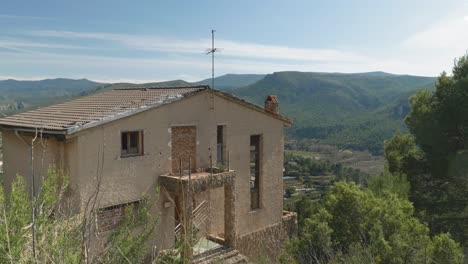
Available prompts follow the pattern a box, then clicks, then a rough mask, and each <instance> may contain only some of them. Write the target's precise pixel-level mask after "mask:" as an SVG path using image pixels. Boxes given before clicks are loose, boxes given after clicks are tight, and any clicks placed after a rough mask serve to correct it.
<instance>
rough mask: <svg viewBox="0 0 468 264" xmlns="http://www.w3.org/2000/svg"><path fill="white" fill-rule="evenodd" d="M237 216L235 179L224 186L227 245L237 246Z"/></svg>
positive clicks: (225, 238) (225, 236) (225, 239)
mask: <svg viewBox="0 0 468 264" xmlns="http://www.w3.org/2000/svg"><path fill="white" fill-rule="evenodd" d="M236 239H237V218H236V194H235V181H233V182H231V183H229V184H226V185H225V186H224V241H225V242H226V246H228V247H231V248H236Z"/></svg>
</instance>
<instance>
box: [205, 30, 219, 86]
mask: <svg viewBox="0 0 468 264" xmlns="http://www.w3.org/2000/svg"><path fill="white" fill-rule="evenodd" d="M215 32H216V30H214V29H212V30H211V49H208V50H207V52H206V54H207V55H208V54H211V89H214V54H215V52H218V51H219V50H218V49H217V48H215V43H214V33H215Z"/></svg>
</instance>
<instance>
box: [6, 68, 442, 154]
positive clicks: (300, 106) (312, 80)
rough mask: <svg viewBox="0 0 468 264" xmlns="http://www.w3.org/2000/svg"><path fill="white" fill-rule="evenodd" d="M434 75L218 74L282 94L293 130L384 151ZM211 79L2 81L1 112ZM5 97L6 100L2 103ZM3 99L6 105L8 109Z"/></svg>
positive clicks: (256, 97)
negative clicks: (116, 91)
mask: <svg viewBox="0 0 468 264" xmlns="http://www.w3.org/2000/svg"><path fill="white" fill-rule="evenodd" d="M433 83H434V78H430V77H417V76H406V75H392V74H387V73H382V72H373V73H361V74H338V73H310V72H278V73H273V74H268V75H261V74H227V75H223V76H219V77H216V78H215V86H216V88H217V89H222V90H229V91H230V92H232V93H234V94H236V95H238V96H240V97H242V98H244V99H247V100H249V101H252V102H254V103H256V104H258V105H263V101H264V99H265V95H268V94H276V95H277V96H278V97H279V98H280V101H281V102H280V103H281V106H280V109H281V112H282V113H283V114H285V115H287V116H288V117H290V118H292V119H293V120H294V121H296V123H295V125H294V127H292V128H290V129H288V130H287V136H288V137H289V138H294V139H298V140H303V141H309V140H313V141H315V142H316V143H317V142H318V143H321V144H331V145H336V146H339V147H340V148H344V149H354V150H369V151H371V152H372V153H373V154H382V153H383V144H382V142H383V140H386V139H389V138H391V136H392V135H393V134H394V133H395V132H396V131H406V127H405V126H404V124H403V117H404V116H405V115H406V114H407V113H408V111H409V106H408V97H409V96H411V95H412V94H414V93H415V92H416V90H417V89H420V88H431V87H433ZM199 84H208V85H211V79H206V80H202V81H199V82H194V83H189V82H185V81H182V80H174V81H168V82H155V83H145V84H132V83H115V84H100V83H95V82H91V81H88V80H67V79H55V80H43V81H14V80H6V81H0V92H1V95H0V113H2V112H3V114H11V113H14V112H16V111H20V110H24V109H31V108H33V107H37V106H43V105H47V104H52V103H57V102H61V101H65V100H70V99H73V98H76V97H78V96H86V95H91V94H94V93H98V92H102V91H107V90H111V89H114V88H126V87H163V86H184V85H199ZM2 103H3V104H2ZM2 105H3V108H4V109H3V110H2Z"/></svg>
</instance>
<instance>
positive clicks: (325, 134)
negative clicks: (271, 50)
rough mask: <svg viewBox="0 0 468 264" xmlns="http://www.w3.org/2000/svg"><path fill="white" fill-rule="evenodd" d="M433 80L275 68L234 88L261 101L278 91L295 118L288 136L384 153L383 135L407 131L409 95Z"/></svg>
mask: <svg viewBox="0 0 468 264" xmlns="http://www.w3.org/2000/svg"><path fill="white" fill-rule="evenodd" d="M434 81H435V78H432V77H418V76H407V75H392V74H386V73H378V72H373V73H359V74H340V73H307V72H277V73H273V74H269V75H267V76H265V78H263V79H262V80H260V81H258V82H256V83H254V84H252V85H249V86H246V87H242V88H238V89H234V90H232V92H233V93H234V94H236V95H238V96H240V97H242V98H244V99H247V100H249V101H252V102H254V103H256V104H259V105H262V104H263V100H264V99H265V95H267V94H275V95H277V96H278V97H279V99H280V111H281V112H282V113H283V114H285V115H287V116H288V117H290V118H292V119H293V120H294V121H295V125H294V127H293V128H291V129H289V130H288V136H290V137H295V138H301V139H312V140H316V141H319V142H321V143H327V144H333V145H338V146H342V147H346V148H352V149H359V150H365V149H368V150H370V151H372V152H373V153H375V154H381V153H382V150H383V147H382V145H383V143H382V142H383V140H385V139H388V138H389V137H391V135H392V134H393V133H394V132H395V131H397V130H404V126H403V121H402V120H403V117H404V116H405V115H406V114H407V111H408V101H407V99H408V97H409V96H410V95H411V94H413V93H414V92H415V91H416V90H417V89H421V88H431V87H433V84H434Z"/></svg>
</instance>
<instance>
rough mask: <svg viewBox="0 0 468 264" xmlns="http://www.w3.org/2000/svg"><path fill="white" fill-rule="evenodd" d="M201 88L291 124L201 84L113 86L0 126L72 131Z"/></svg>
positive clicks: (21, 115)
mask: <svg viewBox="0 0 468 264" xmlns="http://www.w3.org/2000/svg"><path fill="white" fill-rule="evenodd" d="M203 91H210V92H212V93H214V94H218V95H219V96H222V97H224V98H226V99H228V100H232V101H235V102H237V103H239V104H242V105H244V106H246V107H249V108H251V109H253V110H256V111H259V112H262V113H265V114H267V115H270V116H273V117H275V118H277V119H280V120H282V121H283V122H284V123H285V124H286V125H291V124H292V121H291V120H289V119H288V118H286V117H284V116H282V115H279V114H277V113H271V112H269V111H267V110H265V109H264V108H262V107H259V106H257V105H255V104H252V103H250V102H247V101H245V100H243V99H241V98H238V97H236V96H234V95H232V94H229V93H226V92H222V91H218V90H214V89H210V88H209V86H205V85H201V86H189V87H167V88H159V87H158V88H124V89H115V90H111V91H107V92H103V93H98V94H95V95H91V96H86V97H82V98H79V99H76V100H73V101H69V102H65V103H61V104H56V105H51V106H47V107H41V108H38V109H36V110H32V111H27V112H23V113H19V114H16V115H11V116H7V117H3V118H0V128H2V127H3V128H8V127H10V128H22V129H39V130H42V131H43V133H59V134H72V133H75V132H78V131H81V130H84V129H87V128H90V127H94V126H98V125H101V124H103V123H107V122H110V121H113V120H117V119H120V118H123V117H126V116H130V115H133V114H136V113H139V112H142V111H145V110H147V109H150V108H153V107H157V106H160V105H164V104H169V103H172V102H175V101H179V100H181V99H183V98H186V97H187V96H191V95H194V94H197V93H199V92H203Z"/></svg>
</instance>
